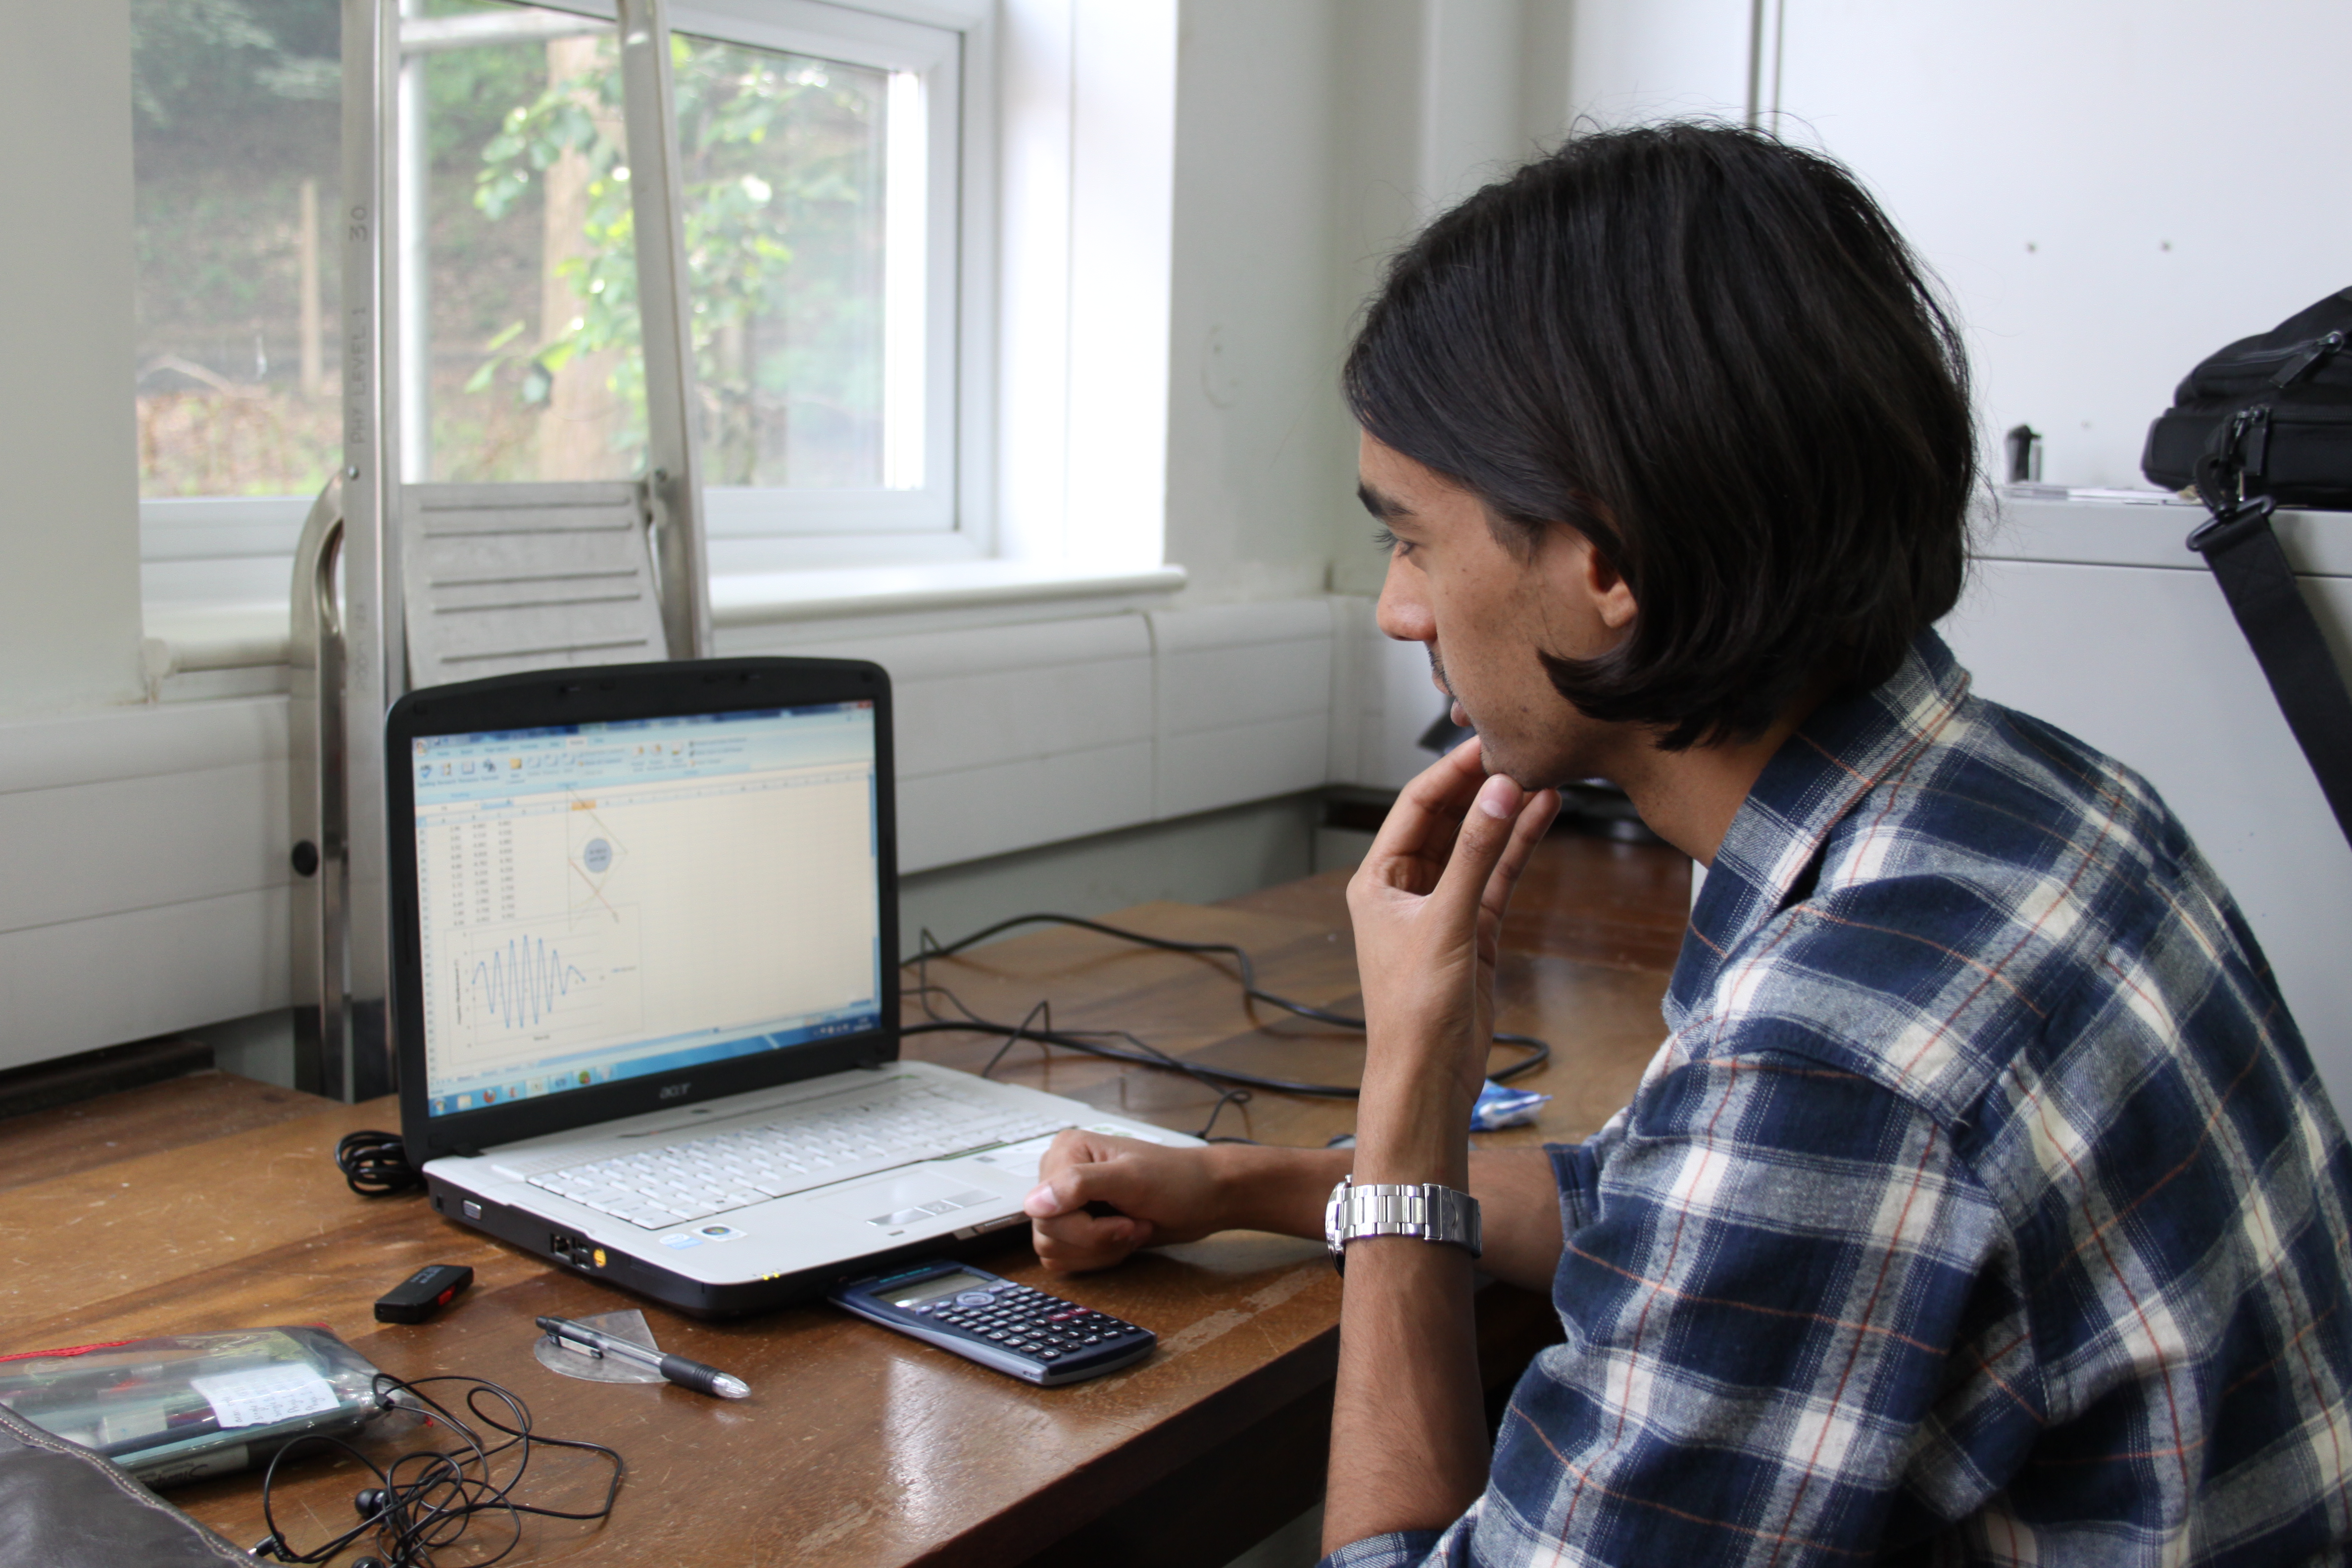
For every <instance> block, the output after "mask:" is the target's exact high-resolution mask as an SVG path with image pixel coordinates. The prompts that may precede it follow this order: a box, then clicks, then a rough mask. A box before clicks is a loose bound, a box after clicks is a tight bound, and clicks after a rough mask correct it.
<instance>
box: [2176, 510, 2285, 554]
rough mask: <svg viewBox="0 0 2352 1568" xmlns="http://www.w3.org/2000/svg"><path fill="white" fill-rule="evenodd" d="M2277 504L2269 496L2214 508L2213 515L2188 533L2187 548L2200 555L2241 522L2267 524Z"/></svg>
mask: <svg viewBox="0 0 2352 1568" xmlns="http://www.w3.org/2000/svg"><path fill="white" fill-rule="evenodd" d="M2276 510H2278V502H2277V500H2274V499H2273V498H2272V497H2270V496H2247V497H2244V498H2243V499H2242V500H2238V501H2237V502H2235V503H2233V504H2232V505H2231V506H2228V507H2216V508H2214V510H2213V515H2212V516H2211V517H2209V518H2207V519H2206V520H2205V521H2203V522H2200V523H2199V524H2198V525H2197V526H2196V527H2195V528H2194V529H2192V530H2190V531H2189V549H2191V550H2194V551H2195V552H2197V553H2198V554H2200V555H2202V554H2204V553H2205V552H2206V551H2208V550H2210V549H2211V548H2213V546H2214V545H2215V544H2217V543H2218V542H2220V539H2221V534H2222V533H2223V532H2224V531H2227V530H2228V529H2229V528H2231V526H2232V525H2234V524H2237V523H2241V522H2267V521H2270V515H2271V513H2273V512H2274V511H2276Z"/></svg>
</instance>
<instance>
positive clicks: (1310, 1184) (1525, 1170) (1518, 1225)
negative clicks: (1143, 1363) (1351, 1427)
mask: <svg viewBox="0 0 2352 1568" xmlns="http://www.w3.org/2000/svg"><path fill="white" fill-rule="evenodd" d="M1205 1155H1206V1157H1207V1158H1208V1159H1209V1160H1210V1161H1211V1162H1212V1163H1213V1165H1214V1166H1215V1168H1216V1171H1217V1182H1218V1186H1219V1189H1220V1192H1221V1194H1222V1198H1221V1203H1220V1206H1221V1208H1222V1210H1223V1216H1224V1227H1225V1228H1228V1229H1232V1230H1264V1231H1271V1232H1273V1233H1274V1234H1275V1235H1276V1236H1301V1237H1307V1238H1308V1239H1310V1240H1312V1239H1316V1238H1319V1237H1321V1236H1322V1234H1323V1205H1324V1203H1325V1201H1326V1200H1327V1199H1328V1198H1329V1197H1330V1195H1331V1189H1332V1187H1333V1186H1335V1185H1336V1184H1338V1183H1339V1178H1340V1177H1341V1176H1344V1175H1346V1174H1348V1173H1349V1171H1351V1170H1353V1169H1354V1168H1355V1159H1356V1152H1355V1151H1354V1150H1352V1149H1279V1148H1271V1147H1261V1146H1259V1145H1256V1144H1251V1143H1218V1144H1213V1145H1212V1146H1211V1147H1210V1148H1209V1149H1207V1150H1206V1151H1205ZM1470 1192H1471V1194H1472V1195H1473V1196H1475V1197H1476V1198H1477V1200H1478V1206H1479V1209H1480V1217H1481V1219H1482V1220H1483V1222H1484V1225H1485V1228H1486V1257H1485V1258H1484V1259H1483V1260H1482V1261H1481V1262H1480V1264H1479V1267H1480V1268H1483V1269H1484V1270H1486V1272H1487V1273H1489V1274H1491V1275H1493V1276H1494V1277H1495V1278H1496V1279H1505V1280H1508V1281H1509V1282H1510V1283H1511V1284H1514V1285H1517V1286H1520V1287H1522V1288H1523V1289H1529V1290H1538V1291H1542V1292H1544V1293H1546V1294H1549V1292H1550V1289H1551V1281H1552V1276H1554V1275H1555V1274H1557V1273H1559V1249H1560V1221H1559V1185H1558V1184H1557V1183H1556V1182H1555V1181H1554V1180H1553V1177H1552V1173H1551V1160H1550V1157H1549V1155H1547V1154H1545V1153H1544V1152H1543V1151H1542V1150H1540V1149H1498V1150H1495V1151H1492V1152H1473V1153H1472V1154H1471V1156H1470Z"/></svg>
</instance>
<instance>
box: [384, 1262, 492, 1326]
mask: <svg viewBox="0 0 2352 1568" xmlns="http://www.w3.org/2000/svg"><path fill="white" fill-rule="evenodd" d="M473 1282H474V1271H473V1270H472V1269H470V1268H467V1267H466V1266H465V1265H464V1264H462V1263H436V1264H433V1265H432V1266H430V1267H429V1268H420V1269H418V1270H417V1271H416V1272H415V1273H414V1274H412V1275H410V1276H409V1277H408V1278H407V1279H404V1280H402V1281H401V1282H400V1283H399V1284H397V1285H395V1286H394V1287H393V1288H392V1289H389V1290H387V1291H385V1292H384V1293H383V1300H379V1301H377V1302H376V1304H375V1321H377V1322H379V1323H421V1322H423V1321H425V1319H427V1318H430V1317H431V1316H432V1315H433V1314H434V1313H436V1312H437V1311H439V1310H441V1309H442V1308H444V1307H446V1306H447V1305H448V1304H449V1303H450V1302H452V1301H454V1300H457V1292H458V1291H460V1290H463V1289H465V1288H466V1287H467V1286H468V1285H471V1284H472V1283H473Z"/></svg>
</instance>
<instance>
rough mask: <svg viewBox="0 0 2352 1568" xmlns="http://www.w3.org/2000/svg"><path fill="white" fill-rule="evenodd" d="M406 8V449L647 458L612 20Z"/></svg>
mask: <svg viewBox="0 0 2352 1568" xmlns="http://www.w3.org/2000/svg"><path fill="white" fill-rule="evenodd" d="M425 12H426V15H425V16H423V17H421V18H411V19H409V20H407V21H404V23H403V24H402V47H403V52H404V58H405V60H406V63H405V65H404V67H403V79H402V96H401V110H402V114H403V116H404V119H403V123H402V128H401V137H402V139H401V144H400V148H399V153H398V155H397V160H396V166H397V168H398V169H399V179H400V184H401V187H402V189H401V199H402V211H403V213H404V214H411V213H419V212H421V213H423V214H425V215H426V221H425V223H424V224H422V225H417V224H415V223H414V222H413V221H412V223H411V225H410V226H409V227H408V228H407V229H404V231H403V238H402V247H403V254H402V256H401V258H400V261H401V265H400V267H399V268H398V271H399V273H400V276H401V280H402V289H403V296H402V298H403V303H404V310H406V312H407V313H408V317H409V318H410V319H411V320H417V321H424V322H426V323H429V333H428V334H425V335H424V336H422V337H420V336H419V335H418V334H415V333H410V332H404V336H406V337H407V338H408V340H409V341H408V342H407V343H406V344H405V345H404V352H403V353H402V356H401V363H402V367H403V374H404V378H405V380H406V388H405V393H404V404H405V406H404V409H403V418H402V420H401V439H402V442H403V449H402V467H403V468H404V471H405V472H406V474H407V476H408V477H409V478H411V479H440V480H460V481H474V482H483V481H510V480H529V479H625V478H628V477H630V476H633V475H635V474H636V473H637V472H638V471H639V470H640V469H641V468H643V467H644V462H645V440H646V430H645V367H644V361H643V359H642V357H641V355H640V353H639V351H638V345H637V314H636V310H637V302H636V295H637V290H636V261H635V251H634V248H633V247H634V237H633V235H634V229H633V225H632V222H631V218H630V212H629V187H628V166H627V157H626V152H625V144H626V136H625V132H624V130H623V126H622V119H621V77H620V68H619V57H618V53H617V51H616V48H615V46H614V36H613V28H612V26H611V25H610V24H609V23H601V22H595V21H592V20H588V19H585V18H583V17H580V16H574V15H572V14H571V13H568V12H562V11H553V10H548V9H544V8H541V7H538V6H530V5H495V4H479V3H467V0H433V3H431V4H429V5H427V6H426V7H425Z"/></svg>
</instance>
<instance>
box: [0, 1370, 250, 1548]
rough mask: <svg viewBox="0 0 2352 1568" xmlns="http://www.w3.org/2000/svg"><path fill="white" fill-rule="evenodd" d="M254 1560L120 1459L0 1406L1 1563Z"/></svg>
mask: <svg viewBox="0 0 2352 1568" xmlns="http://www.w3.org/2000/svg"><path fill="white" fill-rule="evenodd" d="M252 1562H253V1559H251V1558H250V1557H247V1555H246V1554H245V1553H244V1552H242V1551H240V1550H238V1549H237V1548H236V1547H235V1546H232V1545H230V1544H229V1543H228V1542H226V1541H224V1540H223V1539H221V1538H220V1537H219V1536H217V1535H215V1534H214V1533H213V1532H212V1531H209V1530H206V1529H205V1527H204V1526H203V1525H201V1524H198V1523H197V1522H196V1521H194V1520H193V1519H190V1518H189V1517H188V1516H187V1515H186V1514H184V1513H182V1512H181V1511H180V1510H178V1509H176V1508H173V1506H172V1505H171V1504H170V1503H167V1502H165V1501H164V1500H163V1499H161V1498H159V1497H157V1496H156V1495H155V1494H154V1493H153V1492H151V1491H149V1490H148V1489H146V1488H145V1487H142V1486H141V1485H140V1484H139V1483H138V1482H137V1481H135V1480H133V1479H131V1477H130V1476H129V1475H128V1474H127V1473H126V1472H124V1471H123V1470H122V1469H121V1468H118V1467H117V1466H115V1465H113V1464H111V1463H110V1462H109V1461H107V1460H105V1459H102V1458H99V1456H97V1455H96V1454H93V1453H91V1452H90V1451H89V1449H87V1448H84V1447H80V1446H79V1445H78V1444H73V1443H68V1442H67V1441H66V1440H65V1439H64V1438H62V1437H56V1436H50V1435H49V1434H48V1433H47V1432H44V1431H43V1430H41V1428H39V1427H38V1426H34V1425H33V1424H32V1423H31V1422H29V1421H26V1420H24V1419H23V1418H22V1417H20V1416H18V1415H16V1414H15V1413H14V1412H13V1411H10V1410H8V1409H7V1408H6V1407H5V1406H0V1564H5V1565H7V1568H16V1564H19V1563H21V1564H25V1565H26V1568H31V1565H33V1564H39V1565H40V1568H124V1565H125V1564H128V1563H137V1564H139V1565H140V1568H184V1565H191V1564H214V1563H244V1564H246V1565H247V1568H251V1563H252Z"/></svg>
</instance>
